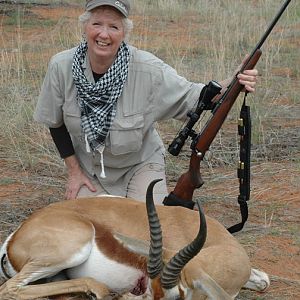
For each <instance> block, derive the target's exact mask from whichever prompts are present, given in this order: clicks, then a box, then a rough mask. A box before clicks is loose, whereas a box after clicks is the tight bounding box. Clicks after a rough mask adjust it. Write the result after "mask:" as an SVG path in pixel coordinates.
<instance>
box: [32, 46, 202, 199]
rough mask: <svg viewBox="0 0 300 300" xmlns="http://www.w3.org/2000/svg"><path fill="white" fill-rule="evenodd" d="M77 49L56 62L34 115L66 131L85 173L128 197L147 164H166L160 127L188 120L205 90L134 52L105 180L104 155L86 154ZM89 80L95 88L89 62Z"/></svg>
mask: <svg viewBox="0 0 300 300" xmlns="http://www.w3.org/2000/svg"><path fill="white" fill-rule="evenodd" d="M75 49H76V48H72V49H69V50H66V51H63V52H60V53H58V54H56V55H55V56H53V57H52V59H51V60H50V63H49V66H48V70H47V73H46V76H45V79H44V82H43V85H42V88H41V93H40V95H39V99H38V103H37V106H36V110H35V113H34V118H35V120H36V121H38V122H41V123H44V124H45V125H46V126H48V127H52V128H56V127H60V126H61V125H62V124H63V123H64V124H65V125H66V127H67V129H68V131H69V133H70V135H71V138H72V141H73V146H74V149H75V154H76V156H77V158H78V160H79V162H80V165H81V167H82V168H83V169H84V170H86V171H87V172H88V173H89V174H90V175H91V176H94V175H95V176H97V178H98V179H99V180H100V182H101V184H102V186H103V187H104V188H105V189H106V190H107V191H108V192H109V193H114V194H119V195H125V191H126V187H127V185H128V182H129V180H130V178H131V176H132V175H133V174H134V172H135V171H136V170H137V169H138V168H139V167H141V166H142V165H144V164H146V163H150V162H152V163H161V164H163V163H164V160H163V159H164V146H163V142H162V140H161V138H160V137H159V134H158V132H157V131H156V129H155V128H154V124H155V122H156V121H160V120H166V119H171V118H175V119H181V120H184V119H185V118H186V114H187V112H188V111H189V110H191V109H192V108H193V107H194V105H195V103H196V101H197V100H198V98H199V95H200V92H201V89H202V88H203V86H204V85H203V84H195V83H192V82H189V81H187V80H186V79H185V78H183V77H181V76H179V75H178V74H177V73H176V71H175V70H174V69H173V68H171V67H170V66H168V65H167V64H165V63H164V62H163V61H161V60H160V59H158V58H157V57H155V56H154V55H152V54H150V53H148V52H145V51H142V50H138V49H136V48H134V47H132V46H130V54H131V58H130V63H129V70H128V78H127V81H126V83H125V85H124V88H123V91H122V94H121V96H120V98H119V99H118V102H117V114H116V117H115V119H114V122H113V124H112V127H111V129H110V132H109V135H108V136H107V138H106V145H105V150H104V164H105V173H106V178H104V179H102V178H100V173H101V166H100V154H99V153H96V154H93V153H88V152H87V151H86V145H85V138H84V134H83V132H82V129H81V120H80V108H79V105H78V102H77V98H76V95H77V91H76V87H75V85H74V82H73V77H72V62H73V55H74V52H75ZM83 67H84V69H85V75H86V77H87V79H88V80H89V81H90V82H94V78H93V74H92V70H91V67H90V64H89V61H88V58H86V61H85V63H84V66H83Z"/></svg>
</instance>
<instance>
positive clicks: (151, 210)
mask: <svg viewBox="0 0 300 300" xmlns="http://www.w3.org/2000/svg"><path fill="white" fill-rule="evenodd" d="M161 180H162V179H156V180H153V181H152V182H151V183H150V184H149V186H148V189H147V193H146V207H147V215H148V222H149V229H150V237H151V241H150V250H149V258H148V263H147V271H148V275H149V277H150V278H151V279H154V278H156V277H157V276H158V275H159V274H160V272H161V270H162V268H163V261H162V232H161V227H160V223H159V219H158V216H157V212H156V209H155V205H154V202H153V187H154V185H155V184H156V183H157V182H159V181H161Z"/></svg>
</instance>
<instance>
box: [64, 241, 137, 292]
mask: <svg viewBox="0 0 300 300" xmlns="http://www.w3.org/2000/svg"><path fill="white" fill-rule="evenodd" d="M67 275H68V277H69V278H70V279H74V278H80V277H91V278H94V279H95V280H96V281H98V282H101V283H103V284H105V285H106V286H107V287H108V288H109V289H110V290H111V291H114V292H117V293H124V292H128V291H131V290H132V289H133V288H134V287H135V286H136V284H137V282H138V280H139V279H140V278H141V277H142V276H143V273H142V271H141V270H138V269H136V268H133V267H131V266H128V265H125V264H121V263H118V262H116V261H114V260H112V259H110V258H109V257H107V256H105V255H104V254H103V253H102V252H101V251H100V250H99V249H98V247H97V246H96V244H95V242H94V243H93V246H92V250H91V253H90V255H89V258H88V259H87V260H86V261H85V262H84V263H82V264H81V265H79V266H76V267H73V268H70V269H68V270H67Z"/></svg>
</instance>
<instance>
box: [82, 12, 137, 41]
mask: <svg viewBox="0 0 300 300" xmlns="http://www.w3.org/2000/svg"><path fill="white" fill-rule="evenodd" d="M91 15H92V12H90V11H85V12H84V13H83V14H82V15H80V16H79V22H80V24H81V28H82V30H83V31H84V27H85V25H86V24H87V22H88V21H89V20H90V18H91ZM122 24H123V27H124V32H125V38H124V40H125V41H127V40H128V38H129V35H130V33H131V31H132V29H133V22H132V21H131V20H130V19H128V18H126V17H123V18H122Z"/></svg>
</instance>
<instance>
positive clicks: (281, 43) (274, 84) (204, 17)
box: [0, 0, 300, 300]
mask: <svg viewBox="0 0 300 300" xmlns="http://www.w3.org/2000/svg"><path fill="white" fill-rule="evenodd" d="M131 3H132V7H133V13H132V17H131V18H132V19H133V21H134V30H133V33H132V35H131V38H130V43H131V44H133V45H135V46H136V47H139V48H141V49H145V50H149V51H151V52H152V53H154V54H155V55H157V56H158V57H160V58H162V59H163V60H164V61H166V62H167V63H169V64H170V65H172V66H173V67H174V68H175V69H176V70H177V71H178V73H180V74H181V75H183V76H185V77H186V78H188V79H189V80H191V81H201V82H204V83H207V82H208V81H209V80H211V79H215V80H220V79H224V78H227V77H228V76H231V75H232V74H233V71H234V70H235V69H236V67H237V66H238V65H239V64H240V62H241V61H242V58H243V57H244V55H245V54H247V53H250V52H251V51H252V49H253V48H254V46H255V45H256V43H257V41H258V40H259V38H260V37H261V36H262V34H263V32H264V31H265V30H266V28H267V26H268V24H269V23H270V22H271V20H272V19H273V17H274V16H275V14H276V13H277V11H278V10H279V8H280V6H281V5H282V3H283V0H247V1H245V0H210V1H205V0H185V1H182V0H151V1H150V0H131ZM83 6H84V1H79V0H78V1H63V0H61V1H46V0H45V1H42V0H28V1H25V0H24V1H3V0H0V33H1V35H0V95H1V97H0V169H1V174H0V241H3V239H4V238H5V237H6V236H7V235H8V234H9V233H10V232H11V231H12V230H14V229H15V228H16V227H17V225H18V224H19V222H20V221H22V220H24V218H26V216H28V214H30V213H31V212H32V211H34V210H35V209H37V208H39V207H43V206H45V205H47V204H48V203H51V202H54V201H59V200H61V199H62V197H63V193H64V184H65V170H64V165H63V162H62V160H61V159H60V158H59V156H58V155H57V152H56V149H55V147H54V145H53V143H52V141H51V139H50V137H49V133H48V130H47V129H46V128H44V127H43V126H42V125H40V124H37V123H35V122H34V121H33V119H32V114H33V110H34V107H35V105H36V101H37V97H38V94H39V90H40V86H41V83H42V81H43V78H44V75H45V72H46V69H47V64H48V61H49V59H50V57H51V56H52V55H53V54H55V53H57V52H59V51H61V50H64V49H66V48H70V47H73V46H76V45H77V44H78V42H79V41H80V39H81V32H80V28H79V26H78V21H77V20H78V16H79V15H80V14H81V13H82V11H83ZM262 50H263V55H262V58H261V59H260V61H259V63H258V65H257V68H258V69H259V73H260V76H259V84H258V88H257V92H256V93H255V94H254V95H249V96H248V104H249V105H250V106H251V111H252V124H253V129H252V130H253V132H252V193H251V201H250V202H249V205H250V217H249V221H248V223H247V225H246V227H245V229H244V230H243V232H241V233H238V234H237V238H238V239H239V240H240V241H241V242H242V243H243V244H244V246H245V248H246V249H247V251H248V253H249V255H250V257H251V260H252V262H253V265H254V266H256V267H258V268H263V269H264V270H265V271H267V272H268V273H269V274H270V275H271V279H272V286H271V288H270V290H269V291H268V292H267V293H265V294H257V293H253V292H249V291H242V292H241V294H240V296H239V299H273V300H274V299H275V300H277V299H278V300H279V299H280V300H287V299H300V273H299V270H300V255H299V254H300V247H299V245H300V239H299V212H300V207H299V202H300V180H299V174H300V151H299V149H300V118H299V116H300V97H299V93H300V80H299V78H300V71H299V70H300V3H299V1H296V0H294V1H291V4H290V5H289V8H288V10H287V11H286V12H285V13H284V15H283V16H282V18H281V19H280V21H279V23H278V24H277V25H276V28H275V29H274V31H273V32H272V34H271V35H270V37H269V39H268V40H267V42H266V43H265V45H264V46H263V48H262ZM242 100H243V98H242V97H240V98H239V99H238V101H237V103H236V104H235V105H234V108H233V109H232V111H231V112H230V114H229V116H228V118H227V120H226V122H225V124H224V126H223V127H222V129H221V131H220V133H219V134H218V136H217V138H216V139H215V141H214V143H213V145H212V146H211V149H210V152H209V153H207V155H206V159H205V161H204V162H203V164H202V175H203V178H204V180H205V185H204V186H203V187H202V188H201V189H200V190H199V191H197V192H196V194H195V197H201V199H202V202H203V205H204V207H205V210H206V213H208V214H209V215H211V216H214V217H216V218H217V219H219V220H220V221H221V222H222V223H223V224H224V225H225V226H229V225H231V224H234V223H236V222H238V220H239V209H238V206H237V201H236V198H237V195H238V181H237V179H236V164H237V161H238V153H239V148H238V143H239V136H238V135H237V124H236V123H237V122H236V120H237V118H238V114H239V110H240V107H241V103H242ZM206 119H207V116H204V117H203V119H202V120H201V121H200V122H199V124H197V128H196V129H197V130H199V131H200V130H201V127H202V126H203V125H204V124H205V121H206ZM157 126H158V129H159V131H160V134H161V136H162V138H163V140H164V142H165V144H166V146H167V145H168V144H169V143H170V142H171V141H172V139H173V138H174V137H175V135H176V133H177V132H178V130H180V128H181V126H182V124H181V123H179V122H176V121H169V122H162V123H159V124H157ZM189 155H190V149H189V145H188V143H187V145H186V146H185V148H184V149H183V151H182V153H181V154H180V156H179V157H177V158H174V157H172V156H171V155H169V154H167V175H168V182H169V187H170V190H172V187H174V184H175V183H176V181H177V179H178V177H179V175H180V174H181V173H182V172H184V171H185V170H186V168H187V165H188V162H189Z"/></svg>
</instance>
